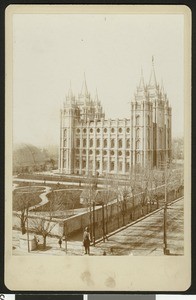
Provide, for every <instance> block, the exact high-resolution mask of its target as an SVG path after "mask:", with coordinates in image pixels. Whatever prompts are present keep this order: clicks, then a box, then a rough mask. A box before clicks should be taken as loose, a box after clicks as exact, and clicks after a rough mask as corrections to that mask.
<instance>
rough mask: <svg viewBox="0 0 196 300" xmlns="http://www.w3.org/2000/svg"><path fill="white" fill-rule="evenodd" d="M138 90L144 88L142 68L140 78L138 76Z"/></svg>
mask: <svg viewBox="0 0 196 300" xmlns="http://www.w3.org/2000/svg"><path fill="white" fill-rule="evenodd" d="M139 88H141V89H144V88H145V84H144V75H143V68H142V67H141V76H140V83H139Z"/></svg>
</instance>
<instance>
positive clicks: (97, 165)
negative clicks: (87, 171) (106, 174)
mask: <svg viewBox="0 0 196 300" xmlns="http://www.w3.org/2000/svg"><path fill="white" fill-rule="evenodd" d="M99 167H100V162H99V161H98V160H97V161H96V168H97V169H99Z"/></svg>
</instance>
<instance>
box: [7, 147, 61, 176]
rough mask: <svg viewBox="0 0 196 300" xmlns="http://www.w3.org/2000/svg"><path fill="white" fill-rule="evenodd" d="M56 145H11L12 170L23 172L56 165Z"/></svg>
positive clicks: (40, 169) (46, 168)
mask: <svg viewBox="0 0 196 300" xmlns="http://www.w3.org/2000/svg"><path fill="white" fill-rule="evenodd" d="M55 149H56V147H55V146H54V147H52V146H51V147H49V151H48V149H41V148H38V147H35V146H33V145H31V144H25V143H21V144H15V145H14V147H13V172H14V173H21V172H22V173H24V172H27V173H29V172H33V171H44V170H48V169H53V168H55V167H56V166H57V159H58V150H55Z"/></svg>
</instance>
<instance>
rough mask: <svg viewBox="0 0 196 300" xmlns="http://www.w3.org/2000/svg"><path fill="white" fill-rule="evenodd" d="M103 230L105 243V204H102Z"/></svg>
mask: <svg viewBox="0 0 196 300" xmlns="http://www.w3.org/2000/svg"><path fill="white" fill-rule="evenodd" d="M102 228H103V241H104V243H105V216H104V202H102Z"/></svg>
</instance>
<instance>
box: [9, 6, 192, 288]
mask: <svg viewBox="0 0 196 300" xmlns="http://www.w3.org/2000/svg"><path fill="white" fill-rule="evenodd" d="M190 15H191V13H190V11H189V10H188V8H187V7H185V6H180V5H178V6H170V7H169V6H159V7H158V6H150V5H147V6H145V7H144V6H140V7H138V6H134V7H133V6H131V5H129V6H121V7H117V6H113V5H110V6H99V7H98V6H90V5H89V6H87V7H85V6H72V5H71V6H70V5H67V6H61V7H60V6H58V7H57V6H50V7H49V6H45V7H43V6H41V5H35V6H31V5H29V6H28V5H25V6H22V5H16V6H14V5H13V6H10V7H8V9H7V12H6V21H7V22H6V54H7V60H6V74H7V79H6V91H7V94H6V105H7V106H6V107H7V112H6V119H7V121H6V141H7V142H6V147H7V148H6V153H7V163H6V172H7V173H6V174H7V176H6V191H7V192H6V199H5V200H6V212H5V213H6V216H7V219H8V220H7V221H6V233H7V234H6V241H5V244H6V249H7V250H6V252H7V254H6V256H7V260H6V266H8V267H7V268H6V278H7V282H9V283H8V286H11V287H12V288H15V289H21V287H22V288H23V289H29V288H30V289H33V287H36V288H38V289H41V290H42V289H44V288H46V287H48V289H50V288H51V289H57V290H58V289H65V290H69V289H70V288H71V289H73V287H75V289H76V290H80V289H81V290H83V289H87V290H88V289H90V290H100V289H103V290H136V289H137V290H168V289H171V290H173V289H174V290H175V289H177V290H181V289H182V290H183V289H186V288H188V286H189V285H190V274H191V270H190V253H191V252H190V217H191V210H190V206H191V202H190V182H189V181H188V178H190V177H189V176H190V145H191V144H190V131H191V127H190V111H191V106H190V103H191V100H190V88H191V85H190V34H191V33H190V30H191V29H190V28H191V27H190V22H191V21H190V20H191V17H190ZM103 256H105V258H104V257H103ZM143 260H144V263H143ZM55 262H57V264H56V265H55ZM61 262H62V264H65V265H64V267H65V266H66V264H67V266H68V267H67V268H68V269H69V271H68V272H67V274H66V276H65V277H66V278H67V277H70V274H72V275H71V277H72V281H71V278H67V279H66V280H67V281H64V282H63V280H61V279H59V278H60V277H61V276H62V274H64V273H62V272H66V270H62V269H61V267H60V266H62V264H61ZM121 262H122V264H121ZM146 263H147V265H146V266H145V264H146ZM14 264H16V265H17V266H19V269H20V270H19V273H18V274H17V275H16V273H15V275H13V274H12V275H11V274H10V268H11V265H14ZM119 264H120V267H119ZM36 265H37V267H36ZM54 265H55V267H54ZM57 265H58V268H57ZM80 265H81V272H77V271H76V270H77V268H78V266H80ZM107 265H108V269H107ZM129 265H130V267H129ZM31 266H32V267H31ZM115 266H116V267H115ZM53 267H54V268H56V269H55V270H56V273H55V272H54V273H53V279H51V278H50V279H49V280H46V278H48V277H49V273H50V272H51V271H52V270H54V269H53ZM40 268H42V269H43V274H45V276H46V277H45V278H44V279H43V278H42V279H41V281H40V283H41V282H42V281H43V282H42V283H41V284H40V285H39V284H38V283H37V284H36V282H37V281H38V278H40V277H42V274H41V270H40ZM59 268H60V269H59ZM105 268H106V269H105ZM132 268H133V269H134V271H133V270H132ZM151 268H152V270H150V269H151ZM170 268H171V269H170ZM172 268H174V269H172ZM96 269H97V274H96ZM24 270H25V271H24ZM106 270H107V271H106ZM143 270H145V271H143ZM155 270H156V271H155ZM170 270H171V272H170ZM182 270H184V273H183V271H182ZM25 272H29V276H30V278H31V276H33V278H34V279H33V280H31V279H30V278H27V279H25V280H24V278H25ZM48 272H49V273H48ZM118 272H119V274H118ZM129 272H130V273H129ZM151 272H153V276H154V277H151V278H154V279H153V282H154V285H153V284H152V282H151V283H150V284H149V283H147V282H148V280H149V279H148V278H147V277H148V276H152V274H151ZM20 273H22V277H21V278H20V279H19V277H18V275H19V274H20ZM80 273H81V274H80ZM106 273H107V274H106ZM108 274H109V275H108ZM111 274H112V275H111ZM129 274H130V275H129ZM150 274H151V275H150ZM10 275H11V276H10ZM47 275H48V277H47ZM96 275H97V276H98V277H96ZM142 275H143V276H144V277H143V278H145V283H144V280H141V282H140V280H139V279H140V278H141V276H142ZM55 276H57V278H58V279H59V280H55ZM94 276H95V277H94ZM99 276H101V277H104V278H105V279H104V280H103V278H101V279H98V280H97V281H96V280H95V278H99ZM173 276H175V278H176V283H175V282H174V283H173V287H172V285H171V278H173ZM74 277H75V282H74V280H73V278H74ZM22 278H23V280H22ZM123 278H125V279H123ZM129 278H131V280H129ZM164 278H166V279H165V281H164ZM39 280H40V279H39ZM57 281H58V283H57ZM102 281H103V282H102ZM162 281H163V282H162Z"/></svg>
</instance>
